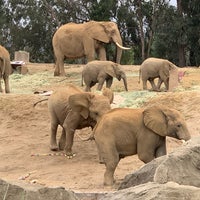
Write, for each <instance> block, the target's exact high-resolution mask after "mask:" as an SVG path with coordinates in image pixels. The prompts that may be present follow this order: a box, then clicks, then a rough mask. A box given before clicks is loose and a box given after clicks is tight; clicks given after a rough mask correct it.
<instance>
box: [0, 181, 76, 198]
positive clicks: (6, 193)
mask: <svg viewBox="0 0 200 200" xmlns="http://www.w3.org/2000/svg"><path fill="white" fill-rule="evenodd" d="M0 199H2V200H4V199H5V200H22V199H23V200H36V199H39V200H47V199H48V200H65V199H67V200H78V198H77V197H76V196H75V194H74V193H73V192H72V191H67V190H65V189H64V188H61V187H59V188H47V187H39V186H38V187H37V186H35V185H34V186H32V185H25V184H23V185H21V184H18V183H16V184H14V183H8V182H6V181H4V180H1V179H0Z"/></svg>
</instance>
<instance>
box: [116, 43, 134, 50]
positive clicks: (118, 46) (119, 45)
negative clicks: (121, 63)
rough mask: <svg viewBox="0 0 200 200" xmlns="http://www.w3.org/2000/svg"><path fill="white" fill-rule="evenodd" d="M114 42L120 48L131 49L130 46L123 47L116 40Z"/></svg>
mask: <svg viewBox="0 0 200 200" xmlns="http://www.w3.org/2000/svg"><path fill="white" fill-rule="evenodd" d="M115 44H116V45H117V46H118V47H119V48H120V49H124V50H129V49H131V48H129V47H123V46H121V45H120V44H119V43H118V42H115Z"/></svg>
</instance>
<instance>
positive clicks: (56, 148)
mask: <svg viewBox="0 0 200 200" xmlns="http://www.w3.org/2000/svg"><path fill="white" fill-rule="evenodd" d="M50 149H51V151H58V146H57V145H51V146H50Z"/></svg>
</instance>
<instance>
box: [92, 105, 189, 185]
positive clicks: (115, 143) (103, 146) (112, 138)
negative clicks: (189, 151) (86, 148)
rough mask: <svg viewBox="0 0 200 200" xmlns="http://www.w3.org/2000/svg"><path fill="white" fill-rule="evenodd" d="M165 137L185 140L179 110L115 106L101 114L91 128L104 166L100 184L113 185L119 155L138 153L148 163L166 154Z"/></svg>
mask: <svg viewBox="0 0 200 200" xmlns="http://www.w3.org/2000/svg"><path fill="white" fill-rule="evenodd" d="M166 136H169V137H174V138H177V139H179V140H189V139H190V133H189V131H188V128H187V125H186V122H185V120H184V118H183V116H182V115H181V113H180V112H179V111H177V110H175V109H171V108H167V107H164V106H152V107H149V108H146V109H131V108H116V109H112V110H110V111H109V112H107V113H106V114H104V115H103V116H102V117H101V119H100V120H99V121H98V123H97V124H96V126H95V128H94V139H95V142H96V145H97V149H98V153H99V158H100V162H101V163H104V164H105V166H106V171H105V174H104V184H105V185H113V183H114V171H115V169H116V167H117V164H118V163H119V161H120V159H121V158H124V157H126V156H130V155H134V154H138V157H139V159H140V160H142V161H143V162H144V163H148V162H150V161H151V160H153V159H154V158H157V157H159V156H163V155H165V154H166Z"/></svg>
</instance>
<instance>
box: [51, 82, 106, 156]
mask: <svg viewBox="0 0 200 200" xmlns="http://www.w3.org/2000/svg"><path fill="white" fill-rule="evenodd" d="M48 108H49V113H50V116H51V140H50V149H51V150H53V151H57V150H58V149H60V150H63V149H64V150H65V153H66V155H67V156H69V158H71V157H72V156H73V152H72V145H73V139H74V132H75V130H76V129H82V128H84V127H92V128H93V127H94V126H95V124H96V121H97V120H98V119H99V118H100V116H102V115H103V114H104V113H106V112H107V111H109V110H110V101H109V99H108V97H107V96H104V95H97V94H93V93H90V92H83V91H82V90H80V89H79V88H77V87H75V86H74V85H69V86H66V87H64V88H59V89H58V90H56V91H54V92H53V94H52V95H51V96H50V97H49V100H48ZM58 125H60V126H61V127H62V128H63V129H62V135H61V137H60V140H59V146H58V145H57V141H56V135H57V128H58Z"/></svg>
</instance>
